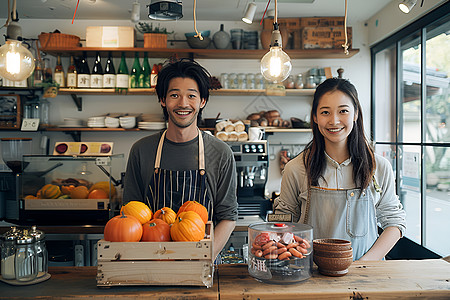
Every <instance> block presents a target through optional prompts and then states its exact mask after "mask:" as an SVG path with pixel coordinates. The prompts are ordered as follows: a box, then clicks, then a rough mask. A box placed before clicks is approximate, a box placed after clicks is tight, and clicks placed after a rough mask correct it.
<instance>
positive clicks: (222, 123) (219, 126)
mask: <svg viewBox="0 0 450 300" xmlns="http://www.w3.org/2000/svg"><path fill="white" fill-rule="evenodd" d="M228 123H230V122H229V121H220V122H218V123H216V131H222V130H223V129H224V128H225V126H227V124H228Z"/></svg>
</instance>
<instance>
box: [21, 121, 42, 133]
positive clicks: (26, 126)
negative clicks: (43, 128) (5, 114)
mask: <svg viewBox="0 0 450 300" xmlns="http://www.w3.org/2000/svg"><path fill="white" fill-rule="evenodd" d="M38 128H39V119H23V121H22V128H21V130H22V131H37V130H38Z"/></svg>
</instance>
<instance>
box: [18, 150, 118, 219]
mask: <svg viewBox="0 0 450 300" xmlns="http://www.w3.org/2000/svg"><path fill="white" fill-rule="evenodd" d="M23 165H24V166H26V167H25V168H24V171H23V173H22V174H21V176H22V178H23V180H22V181H21V182H22V187H21V193H20V197H19V201H20V205H19V207H20V219H21V221H22V222H27V223H28V222H34V223H36V224H42V222H45V223H49V224H50V223H59V224H60V223H61V221H63V222H65V223H64V224H66V223H70V224H75V223H78V224H83V225H84V224H98V223H105V221H107V220H108V219H109V218H111V217H113V216H114V215H115V213H116V212H117V210H118V209H119V208H120V206H121V204H122V188H121V183H122V177H123V174H124V173H123V172H124V170H125V162H124V155H123V154H116V155H110V156H54V155H24V156H23ZM25 183H26V184H25Z"/></svg>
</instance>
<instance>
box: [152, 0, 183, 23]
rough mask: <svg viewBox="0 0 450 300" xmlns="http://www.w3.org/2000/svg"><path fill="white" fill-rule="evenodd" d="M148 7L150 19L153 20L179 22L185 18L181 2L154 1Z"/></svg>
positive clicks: (169, 0)
mask: <svg viewBox="0 0 450 300" xmlns="http://www.w3.org/2000/svg"><path fill="white" fill-rule="evenodd" d="M147 7H148V8H149V9H148V17H149V18H150V19H153V20H160V21H167V20H178V19H181V18H182V17H183V6H182V2H181V0H166V1H161V0H152V2H151V3H150V4H149V5H147Z"/></svg>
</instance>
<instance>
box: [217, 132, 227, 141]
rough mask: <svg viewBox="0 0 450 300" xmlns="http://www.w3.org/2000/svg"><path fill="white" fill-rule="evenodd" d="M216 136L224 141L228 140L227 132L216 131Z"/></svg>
mask: <svg viewBox="0 0 450 300" xmlns="http://www.w3.org/2000/svg"><path fill="white" fill-rule="evenodd" d="M216 138H218V139H219V140H222V141H224V142H226V141H228V132H225V131H218V132H216Z"/></svg>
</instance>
